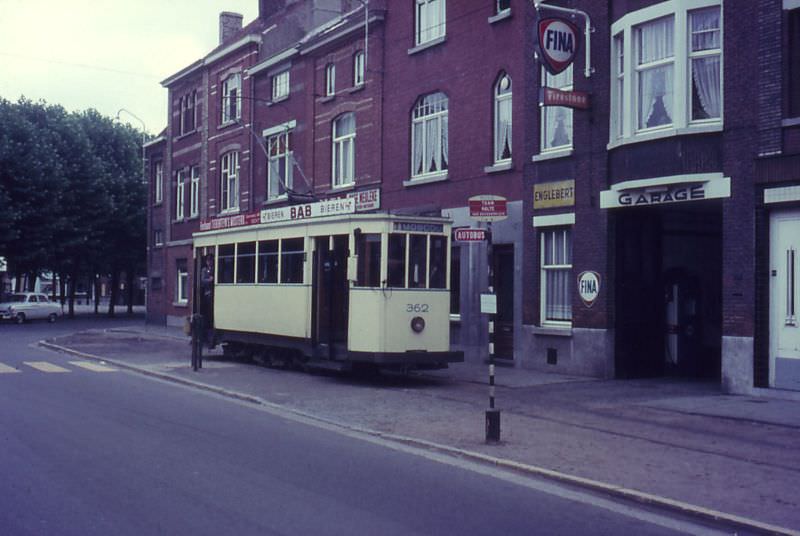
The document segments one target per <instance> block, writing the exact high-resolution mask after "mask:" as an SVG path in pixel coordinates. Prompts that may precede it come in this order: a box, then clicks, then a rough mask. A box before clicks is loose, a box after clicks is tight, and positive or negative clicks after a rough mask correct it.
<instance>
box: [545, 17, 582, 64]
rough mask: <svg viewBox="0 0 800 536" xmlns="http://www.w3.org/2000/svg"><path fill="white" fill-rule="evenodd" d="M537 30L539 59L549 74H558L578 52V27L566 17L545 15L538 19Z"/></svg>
mask: <svg viewBox="0 0 800 536" xmlns="http://www.w3.org/2000/svg"><path fill="white" fill-rule="evenodd" d="M538 30H539V31H538V34H539V39H538V45H539V56H540V59H541V61H542V63H543V64H544V67H545V69H547V71H548V72H549V73H550V74H558V73H560V72H561V71H563V70H564V69H566V68H567V67H569V65H570V64H571V63H572V60H574V59H575V54H577V52H578V43H579V41H578V27H577V26H575V25H574V24H572V23H571V22H570V21H568V20H566V19H562V18H559V17H547V18H544V19H540V20H539V24H538Z"/></svg>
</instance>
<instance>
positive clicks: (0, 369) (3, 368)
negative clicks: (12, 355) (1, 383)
mask: <svg viewBox="0 0 800 536" xmlns="http://www.w3.org/2000/svg"><path fill="white" fill-rule="evenodd" d="M14 372H20V370H19V369H15V368H14V367H9V366H8V365H4V364H2V363H0V374H13V373H14Z"/></svg>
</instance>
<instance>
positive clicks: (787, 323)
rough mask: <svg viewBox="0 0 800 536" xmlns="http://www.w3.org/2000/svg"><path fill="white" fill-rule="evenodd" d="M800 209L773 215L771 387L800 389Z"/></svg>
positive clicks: (771, 232) (771, 247) (771, 248)
mask: <svg viewBox="0 0 800 536" xmlns="http://www.w3.org/2000/svg"><path fill="white" fill-rule="evenodd" d="M798 250H800V211H795V212H785V213H775V214H773V215H772V216H771V218H770V306H769V308H770V330H769V331H770V352H769V354H770V367H769V369H770V386H771V387H777V388H782V389H795V390H800V320H799V319H798V310H799V309H800V254H798Z"/></svg>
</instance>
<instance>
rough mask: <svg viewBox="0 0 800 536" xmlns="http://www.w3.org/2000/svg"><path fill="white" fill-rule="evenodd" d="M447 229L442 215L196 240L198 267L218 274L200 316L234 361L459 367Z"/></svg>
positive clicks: (339, 221)
mask: <svg viewBox="0 0 800 536" xmlns="http://www.w3.org/2000/svg"><path fill="white" fill-rule="evenodd" d="M450 232H451V222H450V220H447V219H444V218H430V217H407V216H398V215H389V214H379V213H369V214H349V215H346V216H328V217H318V218H312V219H305V220H299V221H298V220H291V221H279V222H274V223H263V224H262V223H259V224H256V225H251V226H247V227H239V228H230V229H220V230H212V231H206V232H200V233H196V234H195V235H194V248H195V259H196V266H202V265H203V263H204V262H208V263H209V264H208V265H209V267H211V266H213V276H214V277H213V292H206V296H208V298H207V299H206V301H210V303H206V304H202V303H201V304H200V309H201V310H202V309H203V308H204V307H205V309H206V310H207V313H206V315H207V316H211V317H212V323H213V329H214V334H215V338H216V339H217V340H218V341H220V342H222V344H223V349H224V350H225V351H226V352H227V353H231V354H250V355H254V356H261V358H262V359H265V360H275V359H277V360H278V361H285V360H286V359H287V358H291V359H293V360H301V361H302V362H304V363H310V364H312V366H313V364H315V363H316V364H317V365H320V366H326V367H332V368H337V369H348V368H351V367H352V366H353V365H357V364H368V365H371V366H376V367H378V368H398V369H413V368H443V367H446V366H447V363H451V362H458V361H463V353H462V352H454V351H451V349H450V322H449V312H450V290H449V283H450V278H449V270H450V244H449V241H450ZM198 280H202V277H201V276H200V275H199V274H198V277H196V278H195V281H198ZM195 296H196V297H197V299H198V301H200V302H202V301H203V300H204V298H203V293H202V291H200V292H197V293H195Z"/></svg>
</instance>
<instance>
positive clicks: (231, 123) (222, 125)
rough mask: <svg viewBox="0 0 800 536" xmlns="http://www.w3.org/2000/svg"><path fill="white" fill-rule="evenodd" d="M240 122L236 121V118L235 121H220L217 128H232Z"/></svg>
mask: <svg viewBox="0 0 800 536" xmlns="http://www.w3.org/2000/svg"><path fill="white" fill-rule="evenodd" d="M237 119H238V118H237ZM238 124H239V122H238V121H235V120H234V121H224V122H222V123H220V124H219V126H217V130H224V129H226V128H230V127H232V126H234V125H238Z"/></svg>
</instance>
